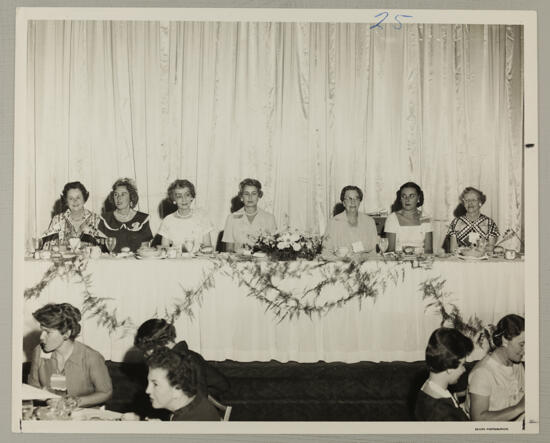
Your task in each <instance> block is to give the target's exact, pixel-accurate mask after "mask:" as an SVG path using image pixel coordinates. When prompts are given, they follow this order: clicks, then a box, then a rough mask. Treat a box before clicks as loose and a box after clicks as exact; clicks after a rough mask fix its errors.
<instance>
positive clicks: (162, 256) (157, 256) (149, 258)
mask: <svg viewBox="0 0 550 443" xmlns="http://www.w3.org/2000/svg"><path fill="white" fill-rule="evenodd" d="M136 258H137V259H138V260H164V259H165V258H166V255H150V256H148V257H143V256H141V255H139V254H136Z"/></svg>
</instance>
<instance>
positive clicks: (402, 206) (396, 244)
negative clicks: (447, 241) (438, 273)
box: [384, 182, 433, 254]
mask: <svg viewBox="0 0 550 443" xmlns="http://www.w3.org/2000/svg"><path fill="white" fill-rule="evenodd" d="M423 204H424V192H422V188H420V186H418V185H417V184H416V183H413V182H407V183H405V184H403V185H401V187H400V188H399V190H398V191H397V192H396V196H395V201H394V202H393V204H392V206H391V210H392V213H391V214H390V215H389V216H388V218H387V219H386V224H385V226H384V231H385V232H386V235H387V237H388V243H389V246H388V251H402V250H403V249H404V248H406V247H407V246H408V247H412V248H414V250H415V252H416V251H418V250H423V252H426V253H428V254H431V253H432V251H433V244H432V243H433V240H432V224H431V222H430V219H429V218H428V217H426V216H425V215H423V214H422V212H421V211H420V209H418V208H419V207H421V206H422V205H423Z"/></svg>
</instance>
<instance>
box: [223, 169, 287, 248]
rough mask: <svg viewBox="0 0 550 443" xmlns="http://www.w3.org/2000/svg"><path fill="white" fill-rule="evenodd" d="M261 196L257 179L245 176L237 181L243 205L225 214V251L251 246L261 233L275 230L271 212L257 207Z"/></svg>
mask: <svg viewBox="0 0 550 443" xmlns="http://www.w3.org/2000/svg"><path fill="white" fill-rule="evenodd" d="M262 196H263V191H262V184H261V183H260V182H259V181H258V180H256V179H253V178H245V179H244V180H243V181H242V182H240V183H239V198H240V200H241V201H242V203H243V205H244V206H243V207H242V208H241V209H239V210H238V211H235V212H234V213H233V214H229V215H228V216H227V220H226V221H225V228H224V231H223V237H222V241H223V242H224V243H225V250H226V251H228V252H235V251H238V250H239V249H241V248H242V247H243V246H244V245H248V246H252V245H253V244H254V242H255V239H256V238H257V237H258V236H259V235H260V234H261V233H266V234H271V233H274V232H275V231H277V224H276V223H275V217H274V216H273V214H270V213H269V212H266V211H264V210H262V209H259V208H258V201H259V200H260V198H262Z"/></svg>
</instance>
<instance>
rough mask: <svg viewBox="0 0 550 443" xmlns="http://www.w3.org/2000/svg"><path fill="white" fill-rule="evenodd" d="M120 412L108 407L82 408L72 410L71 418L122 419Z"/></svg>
mask: <svg viewBox="0 0 550 443" xmlns="http://www.w3.org/2000/svg"><path fill="white" fill-rule="evenodd" d="M120 417H122V414H121V413H120V412H115V411H108V410H106V409H94V408H82V409H75V410H74V411H72V412H71V420H120Z"/></svg>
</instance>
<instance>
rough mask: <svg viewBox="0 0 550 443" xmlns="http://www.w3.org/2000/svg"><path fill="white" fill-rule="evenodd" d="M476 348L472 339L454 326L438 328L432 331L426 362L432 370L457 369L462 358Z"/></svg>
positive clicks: (436, 371)
mask: <svg viewBox="0 0 550 443" xmlns="http://www.w3.org/2000/svg"><path fill="white" fill-rule="evenodd" d="M473 349H474V344H473V343H472V340H470V339H469V338H468V337H466V336H465V335H464V334H462V333H461V332H460V331H458V330H456V329H452V328H438V329H436V330H435V331H433V332H432V335H431V336H430V339H429V340H428V346H427V347H426V364H427V365H428V369H429V370H430V372H435V373H438V372H443V371H446V370H447V369H456V368H458V365H459V364H460V359H462V358H464V357H466V356H467V355H469V354H470V353H471V352H472V350H473Z"/></svg>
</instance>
